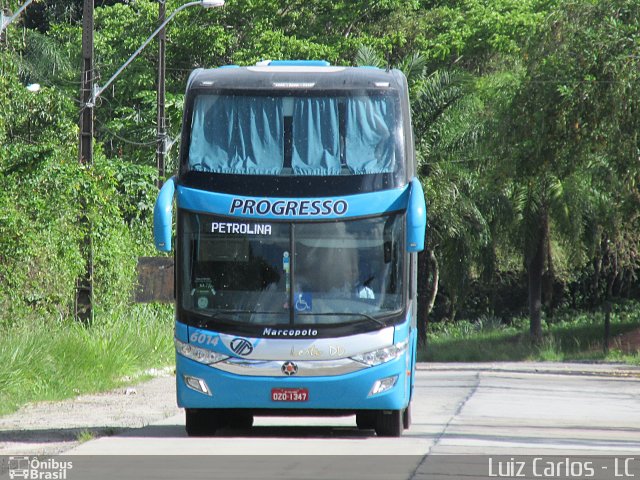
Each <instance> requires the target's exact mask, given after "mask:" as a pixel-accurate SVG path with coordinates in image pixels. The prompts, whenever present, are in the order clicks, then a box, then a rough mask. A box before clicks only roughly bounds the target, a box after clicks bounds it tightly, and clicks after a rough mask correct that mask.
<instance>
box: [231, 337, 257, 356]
mask: <svg viewBox="0 0 640 480" xmlns="http://www.w3.org/2000/svg"><path fill="white" fill-rule="evenodd" d="M231 350H233V351H234V353H237V354H238V355H242V356H243V357H246V356H247V355H251V352H253V345H252V344H251V342H250V341H249V340H247V339H246V338H241V337H238V338H234V339H233V340H231Z"/></svg>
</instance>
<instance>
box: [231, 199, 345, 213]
mask: <svg viewBox="0 0 640 480" xmlns="http://www.w3.org/2000/svg"><path fill="white" fill-rule="evenodd" d="M347 210H349V204H348V203H347V201H346V200H342V199H340V200H329V199H326V200H275V201H273V200H266V199H264V200H253V199H250V198H234V199H233V200H232V201H231V207H230V208H229V213H230V214H232V215H233V214H239V215H260V216H267V215H273V216H276V217H328V216H338V217H339V216H342V215H344V214H345V213H347Z"/></svg>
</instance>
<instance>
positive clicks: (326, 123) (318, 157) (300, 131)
mask: <svg viewBox="0 0 640 480" xmlns="http://www.w3.org/2000/svg"><path fill="white" fill-rule="evenodd" d="M292 123H293V125H292V136H293V154H292V157H291V166H292V168H293V172H294V174H296V175H336V174H340V132H339V124H338V101H337V99H335V98H326V97H324V98H323V97H308V98H296V99H295V100H294V104H293V122H292Z"/></svg>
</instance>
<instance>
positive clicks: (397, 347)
mask: <svg viewBox="0 0 640 480" xmlns="http://www.w3.org/2000/svg"><path fill="white" fill-rule="evenodd" d="M408 345H409V340H405V341H404V342H400V343H396V344H394V345H391V346H390V347H385V348H379V349H378V350H374V351H372V352H367V353H362V354H360V355H354V356H353V357H351V359H352V360H355V361H356V362H360V363H364V364H365V365H368V366H370V367H375V366H376V365H380V364H382V363H386V362H390V361H391V360H395V359H396V358H398V357H399V356H400V355H402V354H403V353H404V352H405V350H406V349H407V346H408Z"/></svg>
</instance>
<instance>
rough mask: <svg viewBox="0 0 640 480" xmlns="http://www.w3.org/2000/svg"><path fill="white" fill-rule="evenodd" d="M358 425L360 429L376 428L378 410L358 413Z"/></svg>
mask: <svg viewBox="0 0 640 480" xmlns="http://www.w3.org/2000/svg"><path fill="white" fill-rule="evenodd" d="M356 425H357V426H358V429H359V430H373V429H374V428H376V412H374V411H370V412H367V411H364V412H358V413H356Z"/></svg>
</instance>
